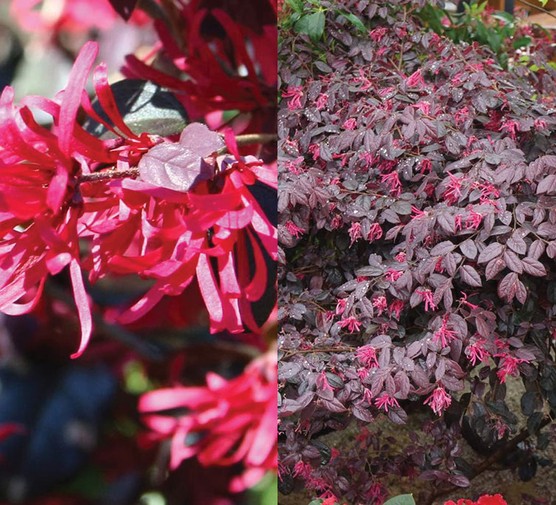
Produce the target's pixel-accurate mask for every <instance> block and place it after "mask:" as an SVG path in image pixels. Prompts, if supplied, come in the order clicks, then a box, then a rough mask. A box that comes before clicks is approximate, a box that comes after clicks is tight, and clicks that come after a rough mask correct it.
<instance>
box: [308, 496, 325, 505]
mask: <svg viewBox="0 0 556 505" xmlns="http://www.w3.org/2000/svg"><path fill="white" fill-rule="evenodd" d="M321 503H322V500H321V499H320V498H319V499H317V500H313V501H311V502H310V503H309V505H321Z"/></svg>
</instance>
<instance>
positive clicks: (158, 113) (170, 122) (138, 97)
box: [83, 79, 188, 139]
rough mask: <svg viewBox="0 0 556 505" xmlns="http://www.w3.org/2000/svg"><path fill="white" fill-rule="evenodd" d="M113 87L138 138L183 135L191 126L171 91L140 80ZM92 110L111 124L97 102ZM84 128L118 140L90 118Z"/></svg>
mask: <svg viewBox="0 0 556 505" xmlns="http://www.w3.org/2000/svg"><path fill="white" fill-rule="evenodd" d="M110 88H111V89H112V93H113V94H114V99H115V100H116V105H117V106H118V109H119V111H120V114H121V115H122V117H123V119H124V122H125V124H126V125H127V126H128V127H129V128H130V129H131V130H132V131H133V132H134V133H135V134H137V135H139V134H140V133H143V132H148V133H156V134H157V135H160V136H161V137H166V136H168V135H173V134H177V133H180V132H181V131H182V130H183V128H184V127H185V126H186V125H187V123H188V118H187V113H186V112H185V109H184V108H183V105H181V103H180V102H179V101H178V100H177V98H176V97H175V96H174V95H173V94H172V93H171V92H170V91H167V90H165V89H163V88H161V87H160V86H158V85H156V84H153V83H151V82H149V81H143V80H140V79H124V80H122V81H118V82H115V83H114V84H112V85H110ZM93 109H94V110H95V112H96V113H97V114H98V115H99V116H100V117H101V118H103V119H104V120H105V121H106V122H107V123H111V121H110V119H109V118H108V116H107V115H106V113H105V112H104V111H103V110H102V107H101V105H100V104H99V102H98V100H95V101H94V102H93ZM83 127H84V128H85V130H87V131H88V132H89V133H91V134H93V135H95V136H97V137H100V138H101V139H109V138H115V137H116V136H115V135H114V134H113V133H112V132H111V131H110V130H108V129H107V128H106V127H105V126H103V125H102V124H100V123H97V122H96V121H94V120H93V119H87V120H86V121H85V123H84V125H83Z"/></svg>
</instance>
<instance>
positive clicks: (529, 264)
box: [522, 258, 546, 277]
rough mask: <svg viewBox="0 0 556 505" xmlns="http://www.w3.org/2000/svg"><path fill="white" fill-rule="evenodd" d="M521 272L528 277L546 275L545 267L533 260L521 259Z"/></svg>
mask: <svg viewBox="0 0 556 505" xmlns="http://www.w3.org/2000/svg"><path fill="white" fill-rule="evenodd" d="M522 265H523V270H525V272H527V273H528V274H530V275H534V276H535V277H544V276H545V275H546V268H545V266H544V265H543V264H542V263H541V262H540V261H537V260H534V259H533V258H523V260H522Z"/></svg>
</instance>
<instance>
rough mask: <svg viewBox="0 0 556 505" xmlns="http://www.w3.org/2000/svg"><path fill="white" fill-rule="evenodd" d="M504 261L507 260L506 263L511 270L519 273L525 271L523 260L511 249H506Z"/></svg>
mask: <svg viewBox="0 0 556 505" xmlns="http://www.w3.org/2000/svg"><path fill="white" fill-rule="evenodd" d="M504 261H505V262H506V265H507V267H508V268H509V269H510V270H512V271H514V272H517V273H518V274H521V273H523V265H522V263H521V260H520V259H519V257H518V255H517V254H516V253H514V252H513V251H510V250H509V249H507V250H506V251H504Z"/></svg>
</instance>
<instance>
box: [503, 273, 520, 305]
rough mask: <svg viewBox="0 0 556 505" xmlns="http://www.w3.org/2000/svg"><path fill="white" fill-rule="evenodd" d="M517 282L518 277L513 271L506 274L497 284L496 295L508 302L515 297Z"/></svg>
mask: <svg viewBox="0 0 556 505" xmlns="http://www.w3.org/2000/svg"><path fill="white" fill-rule="evenodd" d="M518 282H519V279H518V277H517V274H516V273H515V272H510V273H509V274H506V275H505V276H504V277H503V278H502V280H501V281H500V283H499V284H498V296H499V297H500V298H502V300H506V301H507V302H508V303H509V302H511V301H512V300H513V299H514V298H515V295H516V292H517V284H518Z"/></svg>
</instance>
